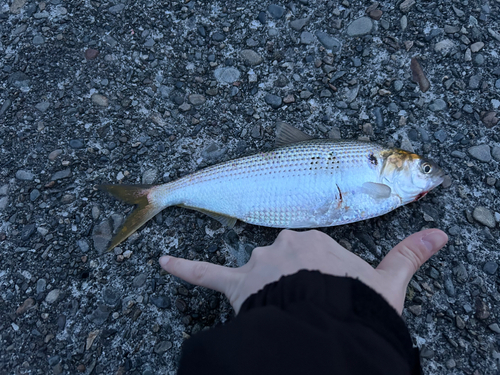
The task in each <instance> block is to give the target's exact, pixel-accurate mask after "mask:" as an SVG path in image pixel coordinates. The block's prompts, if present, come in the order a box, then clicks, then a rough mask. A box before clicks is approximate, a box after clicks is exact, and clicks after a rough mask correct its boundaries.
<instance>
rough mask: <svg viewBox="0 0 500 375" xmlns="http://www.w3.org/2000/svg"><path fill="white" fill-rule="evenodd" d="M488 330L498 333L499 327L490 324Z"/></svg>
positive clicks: (496, 324) (495, 324)
mask: <svg viewBox="0 0 500 375" xmlns="http://www.w3.org/2000/svg"><path fill="white" fill-rule="evenodd" d="M488 328H489V329H491V330H492V331H493V332H495V333H500V327H499V326H498V323H492V324H490V325H489V326H488Z"/></svg>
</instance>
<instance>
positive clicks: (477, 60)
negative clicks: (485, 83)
mask: <svg viewBox="0 0 500 375" xmlns="http://www.w3.org/2000/svg"><path fill="white" fill-rule="evenodd" d="M474 64H475V65H477V66H480V65H483V64H484V56H483V55H482V54H480V53H478V54H477V55H476V56H475V57H474Z"/></svg>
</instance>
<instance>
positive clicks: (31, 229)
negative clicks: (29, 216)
mask: <svg viewBox="0 0 500 375" xmlns="http://www.w3.org/2000/svg"><path fill="white" fill-rule="evenodd" d="M35 231H36V225H35V224H27V225H25V226H24V227H23V229H22V230H21V240H23V241H28V240H29V239H30V237H31V236H32V235H33V233H35Z"/></svg>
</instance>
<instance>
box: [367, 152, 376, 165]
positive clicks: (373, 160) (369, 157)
mask: <svg viewBox="0 0 500 375" xmlns="http://www.w3.org/2000/svg"><path fill="white" fill-rule="evenodd" d="M368 160H369V161H370V163H371V164H372V165H378V160H377V158H376V157H375V155H373V154H370V156H368Z"/></svg>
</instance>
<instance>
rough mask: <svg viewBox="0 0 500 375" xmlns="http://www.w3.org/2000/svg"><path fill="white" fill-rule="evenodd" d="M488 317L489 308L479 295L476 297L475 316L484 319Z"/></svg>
mask: <svg viewBox="0 0 500 375" xmlns="http://www.w3.org/2000/svg"><path fill="white" fill-rule="evenodd" d="M489 317H490V309H489V307H488V304H487V303H486V302H484V301H483V300H482V299H481V298H480V297H476V318H478V319H480V320H486V319H488V318H489Z"/></svg>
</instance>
